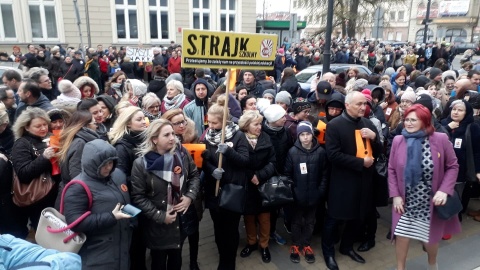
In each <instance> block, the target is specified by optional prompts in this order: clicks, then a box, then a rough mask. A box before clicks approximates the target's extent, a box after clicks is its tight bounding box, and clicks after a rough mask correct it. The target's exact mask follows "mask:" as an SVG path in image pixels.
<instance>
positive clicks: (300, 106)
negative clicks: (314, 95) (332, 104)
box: [292, 99, 312, 114]
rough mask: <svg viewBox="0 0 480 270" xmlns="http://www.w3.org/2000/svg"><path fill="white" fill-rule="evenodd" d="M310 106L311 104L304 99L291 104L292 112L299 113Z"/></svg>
mask: <svg viewBox="0 0 480 270" xmlns="http://www.w3.org/2000/svg"><path fill="white" fill-rule="evenodd" d="M310 108H312V105H310V103H308V102H307V101H306V100H305V99H302V100H301V101H296V102H295V103H293V105H292V110H293V114H299V113H301V112H302V111H304V110H307V109H310Z"/></svg>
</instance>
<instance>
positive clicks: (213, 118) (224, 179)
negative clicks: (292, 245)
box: [201, 89, 249, 270]
mask: <svg viewBox="0 0 480 270" xmlns="http://www.w3.org/2000/svg"><path fill="white" fill-rule="evenodd" d="M205 91H206V89H205ZM224 102H225V101H224V96H220V97H219V99H218V100H217V103H216V104H214V105H212V107H210V109H209V110H208V129H207V130H206V131H205V134H204V135H203V139H202V140H201V141H203V142H205V144H206V150H205V151H204V152H203V154H202V157H203V164H202V169H203V171H204V173H205V179H204V182H205V207H206V208H209V209H210V216H211V218H212V221H213V229H214V234H215V243H216V244H217V249H218V253H219V256H220V260H219V264H218V268H217V269H228V270H231V269H235V260H236V257H237V248H238V244H239V240H240V235H239V232H238V225H239V223H240V216H241V214H242V213H239V212H234V211H231V210H228V209H225V208H223V207H220V205H219V197H217V196H216V182H217V181H220V188H222V187H224V186H225V185H227V184H235V185H237V186H243V187H245V185H246V183H247V175H246V168H247V166H248V164H249V155H248V142H247V138H246V137H245V135H244V134H243V132H241V131H240V130H239V127H238V126H237V125H236V124H235V123H233V122H228V123H227V124H226V125H225V126H223V125H222V122H223V115H224V110H225V109H227V108H226V107H225V106H224V104H225V103H224ZM222 129H223V132H225V143H221V134H222ZM219 153H221V154H222V161H224V162H223V164H222V165H223V166H222V167H221V168H218V164H219V156H220V155H219ZM239 203H241V202H239Z"/></svg>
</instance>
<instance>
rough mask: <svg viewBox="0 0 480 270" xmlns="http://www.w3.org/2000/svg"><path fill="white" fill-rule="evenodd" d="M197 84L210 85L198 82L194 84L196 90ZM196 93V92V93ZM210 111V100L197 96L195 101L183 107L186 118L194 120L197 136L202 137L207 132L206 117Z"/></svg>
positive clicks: (202, 81) (201, 81)
mask: <svg viewBox="0 0 480 270" xmlns="http://www.w3.org/2000/svg"><path fill="white" fill-rule="evenodd" d="M197 83H202V84H205V85H206V84H208V83H207V82H205V81H204V80H200V81H199V80H197V81H195V82H194V83H193V84H192V87H194V88H195V86H196V84H197ZM194 93H195V92H194ZM207 111H208V100H207V98H205V99H203V100H202V99H199V98H198V97H197V95H196V94H195V99H194V100H192V101H190V103H188V104H187V105H186V106H185V107H183V112H184V113H185V116H187V117H188V118H190V119H192V120H193V122H195V129H196V130H197V135H198V137H200V136H201V135H202V134H203V132H204V131H205V115H206V114H207Z"/></svg>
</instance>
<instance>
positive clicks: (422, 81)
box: [415, 75, 430, 88]
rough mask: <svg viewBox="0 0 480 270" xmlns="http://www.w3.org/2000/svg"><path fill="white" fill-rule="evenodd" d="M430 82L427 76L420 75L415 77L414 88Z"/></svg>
mask: <svg viewBox="0 0 480 270" xmlns="http://www.w3.org/2000/svg"><path fill="white" fill-rule="evenodd" d="M429 82H430V79H429V78H427V77H426V76H425V75H420V76H418V77H417V78H416V79H415V88H418V87H424V88H425V85H426V84H427V83H429Z"/></svg>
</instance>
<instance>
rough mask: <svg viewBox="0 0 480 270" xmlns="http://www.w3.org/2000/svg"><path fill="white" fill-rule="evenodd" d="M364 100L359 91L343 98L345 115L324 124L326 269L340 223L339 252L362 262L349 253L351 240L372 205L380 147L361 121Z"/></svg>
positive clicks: (333, 265)
mask: <svg viewBox="0 0 480 270" xmlns="http://www.w3.org/2000/svg"><path fill="white" fill-rule="evenodd" d="M366 106H367V100H366V98H365V96H363V94H361V93H360V92H352V93H350V94H348V95H347V96H346V98H345V108H346V110H345V112H343V114H342V115H341V116H338V117H336V118H334V119H333V120H332V121H330V122H329V123H328V124H327V131H326V139H325V149H326V151H327V156H328V159H329V160H330V162H331V164H332V171H331V177H330V179H331V180H330V187H329V193H328V214H327V217H326V221H325V225H324V229H323V233H322V251H323V256H324V259H325V263H326V265H327V267H328V268H329V269H338V265H337V263H336V261H335V248H334V243H335V240H334V238H335V237H334V235H335V234H334V232H335V228H336V226H337V225H338V224H339V223H340V222H342V221H344V222H346V226H345V230H344V232H343V235H342V241H341V244H340V253H341V254H344V255H347V256H349V257H350V258H351V259H352V260H354V261H356V262H359V263H365V260H364V259H363V258H362V257H361V256H360V255H358V254H357V253H356V252H355V251H354V250H353V243H354V238H355V236H356V235H357V231H356V230H357V228H359V227H360V226H359V225H361V224H362V223H363V222H364V220H365V218H366V217H367V215H368V214H369V211H370V210H371V209H372V206H373V203H374V202H373V198H372V197H373V196H372V193H373V178H372V177H373V173H374V170H375V167H374V166H373V163H374V159H375V158H376V157H377V156H378V155H379V154H380V152H381V150H382V144H381V142H380V136H379V135H378V131H377V130H376V128H375V126H374V125H373V123H372V122H370V121H368V120H367V119H365V118H363V115H364V114H365V109H366Z"/></svg>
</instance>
